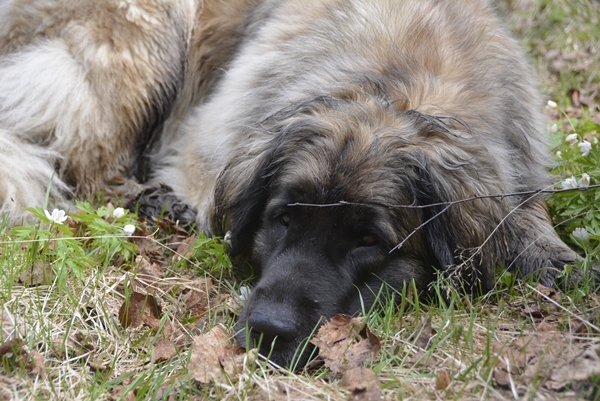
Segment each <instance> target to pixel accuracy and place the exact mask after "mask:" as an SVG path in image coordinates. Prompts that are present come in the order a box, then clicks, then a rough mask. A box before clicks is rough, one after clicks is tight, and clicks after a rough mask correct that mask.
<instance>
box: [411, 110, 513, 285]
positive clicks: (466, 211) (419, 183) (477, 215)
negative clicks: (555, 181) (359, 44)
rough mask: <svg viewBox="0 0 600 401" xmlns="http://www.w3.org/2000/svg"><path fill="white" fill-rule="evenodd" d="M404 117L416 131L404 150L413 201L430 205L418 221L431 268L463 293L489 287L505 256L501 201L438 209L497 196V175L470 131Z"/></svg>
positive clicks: (418, 117) (429, 119) (504, 206)
mask: <svg viewBox="0 0 600 401" xmlns="http://www.w3.org/2000/svg"><path fill="white" fill-rule="evenodd" d="M410 116H411V117H412V118H415V121H414V122H413V124H414V125H415V127H416V128H418V134H417V137H416V138H415V140H414V141H413V144H414V147H413V148H412V150H411V152H410V153H411V157H412V158H413V161H412V163H413V164H412V165H413V172H414V176H413V180H414V182H413V188H414V195H415V202H416V203H417V204H418V205H420V206H427V205H434V204H436V206H431V207H425V208H423V209H421V213H422V222H427V221H428V223H427V224H425V225H424V226H423V228H422V229H423V232H424V235H425V238H426V239H427V243H428V246H429V248H430V251H431V255H432V256H433V257H434V259H435V261H436V264H437V266H436V267H437V268H438V269H440V270H441V271H442V272H443V274H445V275H448V276H456V277H460V278H461V281H462V284H463V285H464V286H465V287H466V288H467V289H469V290H474V291H477V290H479V289H481V290H483V291H487V290H489V289H491V288H492V287H493V283H494V269H495V266H496V265H497V264H499V263H501V262H502V261H504V255H505V253H506V249H505V248H506V247H505V244H504V241H503V236H502V227H501V224H502V220H503V217H504V216H505V215H506V213H507V204H506V202H505V201H503V200H501V199H498V198H479V199H474V200H470V201H467V202H457V203H453V204H452V205H451V206H449V207H448V209H446V210H445V211H444V209H445V208H446V207H447V205H448V204H449V203H452V202H454V201H459V200H463V199H467V198H473V197H477V196H483V195H490V194H497V193H502V192H503V190H504V187H505V186H504V184H503V182H502V175H501V174H499V173H498V170H497V166H496V165H495V164H494V161H493V160H494V158H493V157H492V156H491V155H490V154H489V153H488V151H487V149H485V147H483V146H481V145H478V143H477V141H476V136H475V135H473V134H472V133H470V132H466V131H462V132H460V131H458V130H457V129H456V128H455V127H454V126H452V125H451V124H447V123H446V122H445V121H440V120H438V119H437V118H436V117H432V116H425V115H421V114H420V113H418V112H411V113H410ZM462 128H463V129H464V127H462ZM438 204H439V205H438ZM438 214H439V215H438ZM499 226H500V227H499Z"/></svg>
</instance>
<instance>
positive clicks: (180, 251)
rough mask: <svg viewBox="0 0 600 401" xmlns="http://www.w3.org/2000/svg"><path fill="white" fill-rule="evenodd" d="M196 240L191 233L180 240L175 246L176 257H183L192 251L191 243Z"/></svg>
mask: <svg viewBox="0 0 600 401" xmlns="http://www.w3.org/2000/svg"><path fill="white" fill-rule="evenodd" d="M195 241H196V235H195V234H192V235H190V236H189V237H187V238H184V239H183V240H182V241H181V242H179V244H178V247H177V255H176V257H177V259H181V258H185V257H187V256H188V255H189V254H191V253H192V251H193V248H192V245H193V244H194V242H195Z"/></svg>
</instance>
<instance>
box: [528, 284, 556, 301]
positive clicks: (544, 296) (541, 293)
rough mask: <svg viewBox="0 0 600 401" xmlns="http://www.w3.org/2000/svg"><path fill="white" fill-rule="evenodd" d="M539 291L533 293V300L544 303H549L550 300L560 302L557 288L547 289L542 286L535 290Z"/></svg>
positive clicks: (539, 285)
mask: <svg viewBox="0 0 600 401" xmlns="http://www.w3.org/2000/svg"><path fill="white" fill-rule="evenodd" d="M535 289H536V290H537V291H534V292H533V299H536V300H540V301H542V302H549V301H548V298H550V299H551V300H553V301H554V302H557V303H558V302H560V292H558V291H557V290H556V288H550V287H545V286H543V285H541V284H538V286H537V287H536V288H535Z"/></svg>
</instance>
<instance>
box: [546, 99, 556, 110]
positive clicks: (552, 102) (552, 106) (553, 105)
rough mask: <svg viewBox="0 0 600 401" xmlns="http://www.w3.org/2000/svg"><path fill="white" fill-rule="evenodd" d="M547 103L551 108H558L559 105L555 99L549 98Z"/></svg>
mask: <svg viewBox="0 0 600 401" xmlns="http://www.w3.org/2000/svg"><path fill="white" fill-rule="evenodd" d="M546 105H547V106H548V107H550V108H551V109H555V108H557V107H558V105H557V104H556V102H555V101H553V100H548V103H546Z"/></svg>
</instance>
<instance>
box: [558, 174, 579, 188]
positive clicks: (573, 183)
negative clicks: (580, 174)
mask: <svg viewBox="0 0 600 401" xmlns="http://www.w3.org/2000/svg"><path fill="white" fill-rule="evenodd" d="M562 187H563V188H564V189H575V188H579V186H578V185H577V180H576V179H575V177H571V178H567V179H566V180H564V181H563V182H562Z"/></svg>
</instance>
